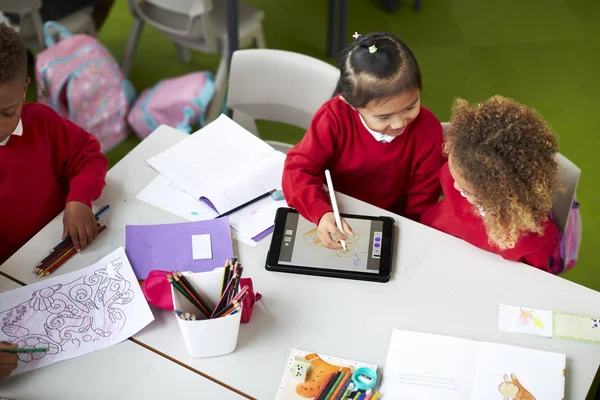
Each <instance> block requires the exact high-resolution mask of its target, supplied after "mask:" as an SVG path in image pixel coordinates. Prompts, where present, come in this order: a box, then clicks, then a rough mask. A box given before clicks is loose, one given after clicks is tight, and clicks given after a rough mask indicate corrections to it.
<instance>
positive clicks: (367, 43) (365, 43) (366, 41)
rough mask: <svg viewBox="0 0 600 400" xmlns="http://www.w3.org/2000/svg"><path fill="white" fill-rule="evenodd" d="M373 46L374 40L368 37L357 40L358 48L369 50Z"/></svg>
mask: <svg viewBox="0 0 600 400" xmlns="http://www.w3.org/2000/svg"><path fill="white" fill-rule="evenodd" d="M374 44H375V40H374V39H373V38H372V37H369V36H361V37H359V38H358V45H359V46H360V47H364V48H367V49H368V48H369V47H371V46H373V45H374Z"/></svg>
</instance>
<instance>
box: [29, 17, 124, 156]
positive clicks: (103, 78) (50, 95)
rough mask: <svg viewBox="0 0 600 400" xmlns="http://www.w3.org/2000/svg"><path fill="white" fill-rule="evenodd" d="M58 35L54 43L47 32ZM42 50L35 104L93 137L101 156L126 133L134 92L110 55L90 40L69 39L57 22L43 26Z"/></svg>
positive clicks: (37, 60)
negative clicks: (40, 104)
mask: <svg viewBox="0 0 600 400" xmlns="http://www.w3.org/2000/svg"><path fill="white" fill-rule="evenodd" d="M50 30H54V31H56V32H58V34H59V35H58V36H59V37H60V41H58V42H55V39H54V36H53V35H52V33H51V32H50ZM44 40H45V42H46V47H47V48H46V49H45V50H43V51H42V52H41V53H39V54H38V55H37V56H36V62H35V69H36V71H35V75H36V81H37V92H38V102H40V103H43V104H46V105H48V106H50V107H51V108H53V109H54V110H55V111H56V112H58V113H59V114H60V115H61V116H63V117H65V118H68V119H69V120H70V121H72V122H74V123H75V124H77V125H79V126H80V127H82V128H83V129H85V130H86V131H88V132H89V133H91V134H93V135H94V136H95V137H96V138H97V139H98V141H99V142H100V146H101V148H102V151H103V152H107V151H109V150H110V149H112V148H113V147H114V146H116V145H117V144H119V143H120V142H121V141H123V140H124V139H125V138H126V137H127V135H128V130H127V123H126V117H127V111H128V110H129V104H130V103H131V102H132V101H133V98H134V97H135V90H134V89H133V86H132V85H131V83H130V82H129V81H127V80H126V79H125V78H124V77H123V74H122V73H121V70H120V68H119V65H118V64H117V62H116V61H115V59H114V58H113V56H112V55H111V54H110V52H109V51H108V50H107V49H106V48H105V47H104V46H103V45H102V44H101V43H100V42H99V41H98V40H97V39H96V38H94V37H91V36H88V35H83V34H79V35H71V33H70V32H69V31H68V30H67V29H66V28H65V27H63V26H61V25H59V24H57V23H56V22H52V21H49V22H46V23H45V24H44Z"/></svg>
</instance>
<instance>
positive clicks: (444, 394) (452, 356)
mask: <svg viewBox="0 0 600 400" xmlns="http://www.w3.org/2000/svg"><path fill="white" fill-rule="evenodd" d="M476 357H477V343H476V342H473V341H470V340H466V339H460V338H454V337H447V336H439V335H431V334H427V333H418V332H410V331H402V330H398V329H394V330H393V332H392V338H391V340H390V347H389V350H388V355H387V359H386V362H385V368H384V369H383V378H382V386H381V397H382V398H385V399H403V400H439V399H444V400H467V399H470V393H471V385H472V383H473V377H474V375H475V360H476ZM490 398H491V397H490Z"/></svg>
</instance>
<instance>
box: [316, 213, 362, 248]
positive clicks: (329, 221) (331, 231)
mask: <svg viewBox="0 0 600 400" xmlns="http://www.w3.org/2000/svg"><path fill="white" fill-rule="evenodd" d="M342 228H344V232H346V233H347V234H348V236H354V232H352V228H350V225H348V223H347V222H346V220H344V218H342ZM317 235H318V236H319V239H320V240H321V242H322V243H323V245H324V246H325V247H327V248H328V249H332V250H337V249H341V248H342V245H341V244H340V242H336V241H335V240H333V238H332V237H331V235H333V236H335V237H336V239H337V240H347V239H348V236H346V235H344V234H343V233H342V232H340V230H339V229H338V228H337V225H336V224H335V216H334V215H333V213H332V212H328V213H326V214H323V216H322V217H321V220H320V221H319V225H318V226H317Z"/></svg>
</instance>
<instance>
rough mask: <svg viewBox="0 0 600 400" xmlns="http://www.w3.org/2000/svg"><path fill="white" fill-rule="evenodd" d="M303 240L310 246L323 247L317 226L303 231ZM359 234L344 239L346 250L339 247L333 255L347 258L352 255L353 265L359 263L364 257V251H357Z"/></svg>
mask: <svg viewBox="0 0 600 400" xmlns="http://www.w3.org/2000/svg"><path fill="white" fill-rule="evenodd" d="M303 236H304V241H305V242H306V244H308V245H309V246H310V247H313V248H315V247H317V248H325V246H324V245H323V243H322V242H321V239H319V236H318V234H317V228H313V229H311V230H309V231H307V232H304V235H303ZM359 239H360V234H355V235H354V236H351V237H349V238H348V240H346V250H344V249H339V250H336V251H335V255H336V256H338V257H339V258H348V257H352V258H353V260H354V265H360V264H361V263H362V261H363V260H364V259H365V258H366V255H367V253H366V252H357V251H358V248H359V244H360V241H359Z"/></svg>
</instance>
